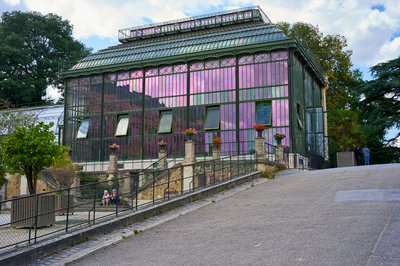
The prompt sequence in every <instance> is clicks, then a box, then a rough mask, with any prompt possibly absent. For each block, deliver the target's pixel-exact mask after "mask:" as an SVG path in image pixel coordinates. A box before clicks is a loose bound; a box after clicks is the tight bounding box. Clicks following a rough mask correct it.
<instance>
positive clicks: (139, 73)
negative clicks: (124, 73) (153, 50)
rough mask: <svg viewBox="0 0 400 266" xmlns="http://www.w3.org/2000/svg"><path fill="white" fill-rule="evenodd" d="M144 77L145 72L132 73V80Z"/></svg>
mask: <svg viewBox="0 0 400 266" xmlns="http://www.w3.org/2000/svg"><path fill="white" fill-rule="evenodd" d="M141 77H143V70H135V71H132V73H131V78H141Z"/></svg>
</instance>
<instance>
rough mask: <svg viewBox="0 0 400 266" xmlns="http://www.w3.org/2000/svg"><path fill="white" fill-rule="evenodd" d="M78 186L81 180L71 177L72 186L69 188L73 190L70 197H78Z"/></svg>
mask: <svg viewBox="0 0 400 266" xmlns="http://www.w3.org/2000/svg"><path fill="white" fill-rule="evenodd" d="M80 185H81V178H80V177H79V175H77V174H75V176H74V177H73V181H72V185H71V187H72V188H73V189H71V194H72V195H80V194H81V190H80Z"/></svg>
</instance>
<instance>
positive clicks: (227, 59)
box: [221, 58, 236, 66]
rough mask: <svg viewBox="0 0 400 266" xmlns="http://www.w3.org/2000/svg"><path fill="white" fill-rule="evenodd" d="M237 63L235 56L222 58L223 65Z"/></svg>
mask: <svg viewBox="0 0 400 266" xmlns="http://www.w3.org/2000/svg"><path fill="white" fill-rule="evenodd" d="M235 64H236V59H235V58H224V59H221V66H234V65H235Z"/></svg>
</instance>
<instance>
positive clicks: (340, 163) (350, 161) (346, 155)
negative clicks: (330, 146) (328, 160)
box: [336, 151, 357, 167]
mask: <svg viewBox="0 0 400 266" xmlns="http://www.w3.org/2000/svg"><path fill="white" fill-rule="evenodd" d="M336 159H337V167H347V166H355V165H357V164H356V161H355V158H354V152H352V151H346V152H337V153H336Z"/></svg>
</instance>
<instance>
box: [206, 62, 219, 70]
mask: <svg viewBox="0 0 400 266" xmlns="http://www.w3.org/2000/svg"><path fill="white" fill-rule="evenodd" d="M204 67H205V68H206V69H212V68H217V67H219V60H211V61H206V62H205V65H204Z"/></svg>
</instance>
